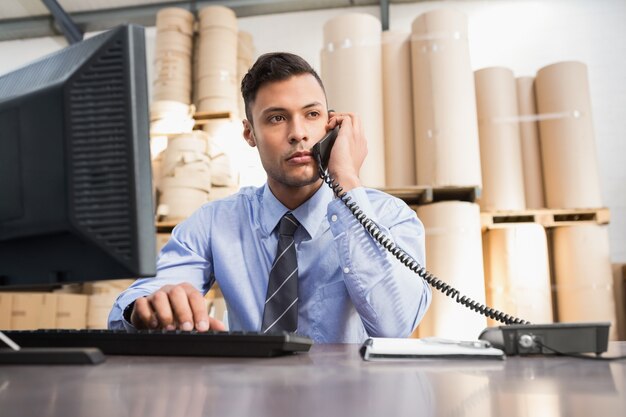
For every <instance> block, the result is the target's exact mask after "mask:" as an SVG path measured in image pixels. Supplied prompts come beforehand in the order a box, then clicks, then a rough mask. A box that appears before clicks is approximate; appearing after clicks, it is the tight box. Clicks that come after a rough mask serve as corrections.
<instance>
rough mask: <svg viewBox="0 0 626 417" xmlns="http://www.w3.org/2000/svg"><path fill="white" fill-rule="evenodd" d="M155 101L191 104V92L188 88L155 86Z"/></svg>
mask: <svg viewBox="0 0 626 417" xmlns="http://www.w3.org/2000/svg"><path fill="white" fill-rule="evenodd" d="M152 100H153V101H177V102H179V103H184V104H187V105H189V104H190V103H191V92H189V91H187V90H172V89H161V88H155V89H153V90H152Z"/></svg>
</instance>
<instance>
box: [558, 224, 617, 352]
mask: <svg viewBox="0 0 626 417" xmlns="http://www.w3.org/2000/svg"><path fill="white" fill-rule="evenodd" d="M553 233H554V235H553V239H554V240H553V244H554V272H555V284H556V304H557V311H558V321H559V322H578V321H610V322H611V324H612V325H611V329H610V334H609V337H610V339H611V340H616V337H617V332H616V325H615V324H616V314H615V299H614V297H613V275H612V271H611V260H610V251H609V234H608V229H607V226H601V225H595V224H591V225H582V226H563V227H557V228H555V229H554V232H553Z"/></svg>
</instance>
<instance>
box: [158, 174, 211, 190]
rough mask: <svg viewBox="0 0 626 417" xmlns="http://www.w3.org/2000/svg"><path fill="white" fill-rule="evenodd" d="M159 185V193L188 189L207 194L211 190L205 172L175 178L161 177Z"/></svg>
mask: <svg viewBox="0 0 626 417" xmlns="http://www.w3.org/2000/svg"><path fill="white" fill-rule="evenodd" d="M159 183H160V184H161V192H164V191H167V190H169V189H176V188H189V189H194V190H201V191H204V192H205V193H207V192H209V190H210V189H211V178H210V174H209V175H207V174H206V173H205V172H199V173H198V174H197V175H194V174H191V173H188V175H180V176H175V177H172V176H163V177H161V179H160V181H159Z"/></svg>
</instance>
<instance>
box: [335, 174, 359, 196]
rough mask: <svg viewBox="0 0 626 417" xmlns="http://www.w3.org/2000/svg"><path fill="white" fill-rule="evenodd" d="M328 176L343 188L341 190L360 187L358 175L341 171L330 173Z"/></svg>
mask: <svg viewBox="0 0 626 417" xmlns="http://www.w3.org/2000/svg"><path fill="white" fill-rule="evenodd" d="M330 176H331V177H332V179H334V180H335V181H336V182H337V183H338V184H339V185H340V186H341V188H343V191H346V192H348V191H350V190H352V189H353V188H357V187H361V186H362V185H363V184H361V179H360V178H359V176H358V175H355V174H347V173H342V172H337V173H331V174H330Z"/></svg>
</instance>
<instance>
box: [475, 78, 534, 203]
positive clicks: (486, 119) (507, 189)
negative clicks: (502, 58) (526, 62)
mask: <svg viewBox="0 0 626 417" xmlns="http://www.w3.org/2000/svg"><path fill="white" fill-rule="evenodd" d="M474 80H475V85H476V109H477V115H478V133H479V139H480V161H481V168H482V180H483V190H482V195H481V199H480V207H481V209H482V210H483V211H491V210H523V209H525V208H526V199H525V197H524V168H523V163H522V144H521V142H520V130H519V124H518V123H517V121H516V118H517V114H518V111H517V93H516V87H515V77H514V76H513V71H511V70H510V69H508V68H503V67H491V68H484V69H481V70H478V71H476V72H475V73H474Z"/></svg>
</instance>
